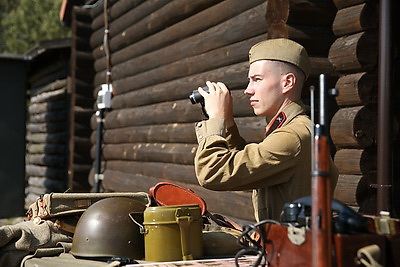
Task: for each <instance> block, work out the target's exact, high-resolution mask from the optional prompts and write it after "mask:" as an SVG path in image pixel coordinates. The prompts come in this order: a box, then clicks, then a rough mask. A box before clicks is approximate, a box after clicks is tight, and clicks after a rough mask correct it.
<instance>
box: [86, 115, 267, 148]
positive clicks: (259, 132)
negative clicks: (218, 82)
mask: <svg viewBox="0 0 400 267" xmlns="http://www.w3.org/2000/svg"><path fill="white" fill-rule="evenodd" d="M235 121H236V124H237V125H238V128H239V131H240V133H241V135H242V136H243V138H244V139H246V140H247V141H248V142H260V141H261V140H262V139H263V137H264V136H265V126H266V122H265V119H264V118H262V117H257V118H255V117H248V118H246V117H244V118H236V119H235ZM95 138H96V132H93V133H92V136H91V140H92V143H93V144H94V143H95ZM102 140H103V143H104V144H119V143H196V135H195V132H194V123H179V124H178V123H172V124H162V125H148V126H132V127H126V128H117V129H106V130H105V131H104V133H103V139H102Z"/></svg>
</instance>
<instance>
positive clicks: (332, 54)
mask: <svg viewBox="0 0 400 267" xmlns="http://www.w3.org/2000/svg"><path fill="white" fill-rule="evenodd" d="M334 3H335V5H336V7H337V8H338V12H337V14H336V17H335V20H334V22H333V32H334V33H335V36H336V37H337V39H336V41H335V42H334V43H333V45H332V46H331V48H330V51H329V60H330V62H331V63H332V65H333V66H334V67H335V69H336V71H337V72H339V73H340V78H339V79H338V81H337V83H336V88H337V89H338V90H339V95H338V97H337V98H336V100H337V104H338V106H339V110H338V111H337V113H336V114H335V115H334V117H333V118H332V122H331V136H332V140H333V142H334V144H335V146H336V148H337V152H336V155H335V159H334V161H335V164H336V166H337V167H338V169H339V172H340V176H339V182H338V186H337V189H336V191H335V195H334V197H335V198H337V199H339V200H341V201H343V202H345V203H346V204H348V205H350V206H352V207H354V208H355V209H359V211H360V212H362V213H369V214H375V212H376V194H375V192H374V190H373V188H372V187H371V185H372V184H376V170H377V165H376V162H377V155H376V127H377V87H378V68H377V67H378V10H379V5H378V3H377V1H359V0H358V1H357V0H351V1H348V0H346V1H342V0H334Z"/></svg>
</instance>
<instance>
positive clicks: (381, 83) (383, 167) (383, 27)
mask: <svg viewBox="0 0 400 267" xmlns="http://www.w3.org/2000/svg"><path fill="white" fill-rule="evenodd" d="M391 9H392V7H391V0H381V1H380V5H379V59H378V60H379V62H378V66H379V76H378V150H377V158H378V159H377V161H378V162H377V167H378V170H377V176H378V177H377V213H378V215H379V213H380V212H381V211H391V208H392V207H391V192H392V190H391V186H392V180H391V178H392V174H391V160H392V159H391V154H390V151H391V140H392V139H391V138H392V136H391V127H390V125H391V122H392V119H391V114H390V107H391V105H390V89H391V88H390V83H391V77H392V70H391V45H392V40H391V21H392V16H391Z"/></svg>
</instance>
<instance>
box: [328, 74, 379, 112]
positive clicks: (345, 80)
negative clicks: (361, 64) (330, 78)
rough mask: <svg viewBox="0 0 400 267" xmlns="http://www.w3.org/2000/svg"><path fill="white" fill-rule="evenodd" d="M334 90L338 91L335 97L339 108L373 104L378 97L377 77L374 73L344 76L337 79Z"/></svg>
mask: <svg viewBox="0 0 400 267" xmlns="http://www.w3.org/2000/svg"><path fill="white" fill-rule="evenodd" d="M335 88H336V89H338V90H339V95H338V96H337V97H336V102H337V104H338V105H339V106H355V105H368V104H374V103H377V97H378V96H377V91H378V75H377V73H376V71H374V72H358V73H352V74H349V75H344V76H342V77H340V78H339V79H338V81H337V83H336V86H335Z"/></svg>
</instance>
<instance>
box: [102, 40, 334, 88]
mask: <svg viewBox="0 0 400 267" xmlns="http://www.w3.org/2000/svg"><path fill="white" fill-rule="evenodd" d="M263 39H265V36H257V37H255V38H252V39H249V40H245V41H243V42H240V43H236V44H233V45H230V46H228V47H223V48H221V49H217V50H214V51H211V52H207V53H204V54H202V55H198V56H195V57H190V58H186V59H182V60H180V61H178V62H174V63H171V64H169V65H165V66H162V67H159V68H156V69H154V70H150V71H147V72H144V73H141V74H138V75H134V76H131V77H128V78H124V79H120V80H115V81H114V82H113V93H114V95H119V94H122V93H126V92H129V91H133V90H137V89H140V88H144V87H149V86H154V85H156V84H160V83H163V82H168V81H171V80H176V79H178V78H179V79H180V78H183V77H186V76H190V75H194V74H199V73H202V72H205V71H210V70H211V69H216V68H219V67H223V66H228V65H231V64H235V63H239V62H243V61H247V60H248V58H247V57H248V50H249V49H250V47H251V46H252V45H253V44H254V43H256V42H258V41H261V40H263ZM210 58H212V59H213V61H212V64H211V63H210V61H209V59H210ZM311 63H312V64H313V65H312V73H311V75H317V73H318V74H319V73H320V72H321V71H326V73H332V72H334V70H333V68H332V65H331V64H330V63H329V62H328V61H327V59H321V58H311ZM314 66H315V67H320V68H319V69H314ZM246 73H247V72H246ZM243 75H244V74H243ZM221 79H223V77H221ZM98 82H100V81H98ZM100 83H101V82H100ZM186 92H187V91H186Z"/></svg>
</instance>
